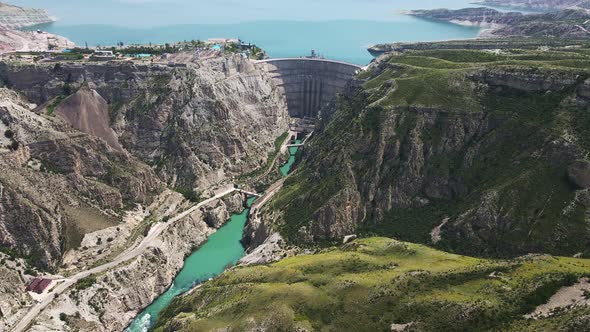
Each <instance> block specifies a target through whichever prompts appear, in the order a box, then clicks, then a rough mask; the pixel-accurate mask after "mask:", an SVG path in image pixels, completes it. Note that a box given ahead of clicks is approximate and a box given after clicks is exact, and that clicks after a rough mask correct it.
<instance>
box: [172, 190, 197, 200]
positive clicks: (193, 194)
mask: <svg viewBox="0 0 590 332" xmlns="http://www.w3.org/2000/svg"><path fill="white" fill-rule="evenodd" d="M176 192H178V193H179V194H182V196H184V198H185V199H187V200H189V201H190V202H192V203H198V202H199V201H200V200H201V194H199V193H198V192H197V191H196V190H194V189H192V188H176Z"/></svg>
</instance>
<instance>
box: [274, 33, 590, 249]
mask: <svg viewBox="0 0 590 332" xmlns="http://www.w3.org/2000/svg"><path fill="white" fill-rule="evenodd" d="M505 42H506V43H508V42H507V41H505ZM484 43H488V42H487V41H486V42H484ZM455 44H456V45H458V46H461V45H462V46H469V45H471V44H469V43H467V44H465V43H463V44H461V43H459V42H449V43H448V44H447V43H438V44H437V47H438V48H436V47H431V46H432V45H431V44H423V45H422V44H420V45H419V47H421V48H422V49H413V48H411V47H410V48H408V49H406V51H405V52H404V53H396V54H392V55H391V56H390V57H389V58H387V59H384V60H383V61H382V62H381V63H380V64H378V65H375V66H373V67H371V68H370V70H369V71H367V72H365V73H362V74H361V75H360V78H362V79H364V84H363V85H362V87H361V89H359V90H358V91H356V92H355V93H354V94H351V95H347V96H343V97H341V98H340V100H339V102H338V104H337V111H336V113H335V115H334V116H333V118H332V122H331V123H330V124H328V126H327V127H326V128H325V129H324V130H323V131H322V132H320V133H318V135H317V137H316V138H315V140H314V142H313V144H312V145H311V146H310V149H312V151H310V152H309V153H306V158H305V159H304V160H302V161H301V165H300V167H299V170H298V171H297V173H296V174H294V175H293V176H292V177H291V178H290V179H289V180H287V181H286V183H285V185H284V187H283V189H282V190H281V191H280V192H279V193H278V194H277V196H276V197H275V198H274V199H273V200H272V201H271V202H270V203H269V205H268V206H269V209H270V210H272V211H270V212H269V213H268V215H278V218H275V217H273V218H275V219H276V220H275V224H276V225H275V226H276V229H278V230H279V231H281V233H282V234H283V235H284V237H285V238H286V239H287V240H288V241H289V242H291V243H294V244H299V245H302V244H304V243H306V244H308V243H309V242H310V241H311V242H314V243H318V242H322V241H324V240H337V239H338V238H337V237H338V236H341V235H342V234H339V235H336V236H333V235H332V234H329V232H323V231H321V232H319V233H321V234H318V232H316V231H315V230H317V229H321V230H325V229H326V228H328V227H330V226H334V228H336V229H338V228H339V227H340V226H341V225H326V223H327V222H330V223H338V222H339V223H344V224H346V223H350V224H353V225H357V232H358V233H359V234H362V235H364V236H371V235H379V236H387V237H395V238H397V239H400V240H404V241H415V242H419V243H425V244H431V243H432V239H431V234H430V232H431V231H432V230H433V228H434V227H436V226H437V225H440V224H441V223H442V221H443V220H444V219H445V218H448V221H449V222H448V223H447V224H446V226H445V227H443V228H442V229H441V231H442V234H441V236H442V240H441V241H440V242H437V244H436V245H437V247H439V248H441V249H445V250H449V251H452V252H457V253H464V254H469V255H475V256H482V257H515V256H518V255H521V254H526V253H530V252H541V253H543V252H546V253H552V254H556V255H574V254H576V253H582V254H584V255H589V254H590V251H589V250H588V246H587V244H588V243H589V242H588V241H590V228H588V226H587V224H586V222H585V210H586V209H587V208H588V204H587V203H585V202H586V201H585V198H584V197H585V196H583V195H584V193H583V192H580V191H579V188H577V187H576V186H575V185H574V184H573V183H572V181H571V180H570V179H569V178H568V176H567V169H568V166H569V165H570V164H571V163H572V162H573V161H575V160H578V159H585V158H586V157H585V156H586V152H587V151H590V129H589V128H590V116H589V115H588V114H590V113H589V112H588V109H589V108H588V101H587V100H586V99H584V98H581V97H580V96H579V95H578V94H579V93H580V91H581V90H582V89H581V84H582V83H583V82H584V81H585V80H586V79H588V78H589V77H590V70H589V68H590V46H589V45H582V46H581V47H579V48H574V47H565V44H564V45H562V44H559V43H558V44H556V45H555V46H554V48H553V49H550V50H544V49H541V48H540V46H539V44H538V43H537V44H536V47H533V45H532V44H529V43H528V42H526V41H523V42H522V45H524V46H526V47H522V48H509V47H497V48H500V49H502V50H501V51H487V50H477V49H444V47H445V45H446V46H449V47H451V46H452V47H454V46H456V45H455ZM474 45H476V46H477V45H478V43H475V44H474ZM514 45H519V44H518V43H516V44H514ZM541 45H542V46H543V48H545V47H546V46H548V47H551V44H550V43H549V42H548V43H543V44H541ZM504 46H505V45H504ZM486 47H488V48H489V49H496V47H493V45H492V44H490V45H488V46H486ZM354 194H358V195H359V196H360V200H358V201H357V200H356V199H354ZM580 195H582V196H580ZM351 197H352V198H351ZM351 199H352V201H351ZM345 208H347V209H352V211H355V212H357V213H356V214H353V215H357V216H358V219H357V220H353V221H352V222H351V221H349V220H343V217H342V216H338V215H336V214H338V211H339V209H345ZM326 209H327V211H326ZM274 212H276V213H274ZM320 212H322V213H320ZM325 213H328V214H330V215H331V216H334V217H333V218H327V219H329V220H328V221H327V220H326V218H323V217H320V216H321V215H324V216H325V215H326V214H325ZM566 239H567V240H566Z"/></svg>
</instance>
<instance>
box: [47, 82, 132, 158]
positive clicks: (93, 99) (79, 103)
mask: <svg viewBox="0 0 590 332" xmlns="http://www.w3.org/2000/svg"><path fill="white" fill-rule="evenodd" d="M55 114H57V115H59V116H60V117H62V118H63V119H64V120H66V122H68V123H69V124H71V125H72V127H74V128H76V129H78V130H79V131H81V132H84V133H87V134H89V135H92V136H96V137H98V138H101V139H103V140H104V141H105V142H107V144H108V145H109V146H110V147H111V148H113V149H115V150H118V151H122V147H121V144H119V139H118V138H117V137H116V136H115V133H114V131H113V130H112V129H111V127H110V126H109V106H108V104H107V102H106V100H104V98H102V97H101V96H100V95H99V94H98V92H96V91H94V90H91V89H90V88H89V87H88V86H82V87H81V88H80V89H79V90H78V91H77V92H76V93H74V94H72V95H71V96H69V97H67V98H66V99H64V100H63V101H62V102H61V103H60V104H59V105H58V106H57V107H56V108H55Z"/></svg>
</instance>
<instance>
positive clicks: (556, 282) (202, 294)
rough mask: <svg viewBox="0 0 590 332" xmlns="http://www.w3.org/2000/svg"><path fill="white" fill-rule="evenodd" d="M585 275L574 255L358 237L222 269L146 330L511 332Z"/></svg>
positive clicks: (586, 268)
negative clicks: (450, 248) (468, 251)
mask: <svg viewBox="0 0 590 332" xmlns="http://www.w3.org/2000/svg"><path fill="white" fill-rule="evenodd" d="M492 273H495V275H496V276H490V275H491V274H492ZM589 274H590V261H589V260H583V259H573V258H558V257H551V256H535V257H526V258H520V259H516V260H510V261H500V260H486V259H476V258H470V257H465V256H458V255H453V254H449V253H445V252H441V251H437V250H434V249H431V248H428V247H425V246H422V245H416V244H410V243H403V242H398V241H395V240H391V239H387V238H367V239H362V240H358V241H356V242H354V243H352V244H349V245H345V246H342V247H340V248H331V249H326V250H324V251H323V252H321V253H319V254H314V255H307V256H298V257H293V258H288V259H285V260H283V261H281V262H278V263H275V264H272V265H270V266H253V267H241V268H237V269H234V270H232V271H229V272H226V273H225V274H223V275H222V276H221V277H219V278H217V279H216V280H214V281H212V282H208V283H206V284H204V285H203V286H202V287H201V288H199V289H197V290H195V291H194V292H193V293H192V294H190V295H188V296H186V297H182V298H179V299H177V300H175V301H174V302H173V304H172V305H171V306H170V307H169V308H168V309H167V310H166V311H165V312H164V313H163V314H162V316H161V319H160V321H159V326H158V328H157V329H156V330H157V331H164V330H166V328H167V327H171V326H174V327H175V328H177V329H178V330H181V331H206V330H211V329H215V328H220V327H225V326H229V327H231V329H230V331H241V330H246V329H248V328H252V327H253V326H264V327H266V328H269V329H270V330H277V331H278V330H280V331H289V330H293V328H294V327H296V326H298V327H304V328H306V329H309V330H311V329H313V330H318V331H320V330H322V331H385V330H387V329H388V327H389V326H390V325H391V324H392V323H398V324H404V323H410V322H415V323H416V325H415V327H416V328H418V329H426V330H429V331H449V330H454V331H457V330H465V331H474V330H484V329H485V330H488V329H498V330H506V329H508V328H509V327H510V328H514V329H517V328H518V329H520V328H523V327H526V326H527V325H530V323H529V322H526V321H524V320H523V319H522V315H523V314H526V313H528V312H530V311H532V310H533V309H534V308H535V306H536V305H538V304H541V303H544V302H545V301H546V300H547V299H548V298H549V297H550V296H551V295H552V294H553V293H554V292H555V291H556V290H557V289H558V288H559V287H561V286H563V285H569V284H572V283H573V282H574V281H575V280H577V278H579V277H580V276H584V275H589ZM562 323H563V322H561V323H560V322H553V323H552V324H554V325H555V324H556V325H560V324H562Z"/></svg>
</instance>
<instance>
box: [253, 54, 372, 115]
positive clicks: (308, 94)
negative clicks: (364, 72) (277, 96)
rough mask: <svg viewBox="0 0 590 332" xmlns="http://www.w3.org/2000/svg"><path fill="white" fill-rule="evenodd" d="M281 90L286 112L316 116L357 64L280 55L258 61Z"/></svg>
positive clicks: (341, 87)
mask: <svg viewBox="0 0 590 332" xmlns="http://www.w3.org/2000/svg"><path fill="white" fill-rule="evenodd" d="M258 63H259V64H261V65H263V66H265V67H266V69H267V70H268V71H269V72H270V73H271V74H272V76H273V78H274V79H275V80H276V81H277V84H278V85H280V86H282V87H283V89H284V90H285V96H286V99H287V106H288V108H289V115H290V116H292V117H296V118H304V117H317V116H318V113H319V111H320V109H321V108H322V107H324V106H325V105H327V104H328V103H329V102H330V101H331V100H332V99H333V98H334V97H335V96H336V95H337V94H338V93H339V92H341V91H342V89H343V88H344V87H345V86H346V83H348V81H350V79H351V78H352V77H353V76H354V75H355V74H356V73H357V72H358V71H359V70H361V69H362V67H361V66H358V65H354V64H350V63H346V62H340V61H332V60H327V59H318V58H283V59H269V60H261V61H258Z"/></svg>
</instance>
